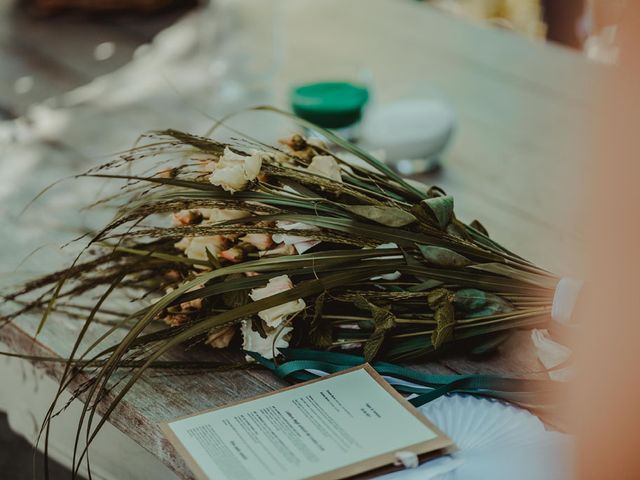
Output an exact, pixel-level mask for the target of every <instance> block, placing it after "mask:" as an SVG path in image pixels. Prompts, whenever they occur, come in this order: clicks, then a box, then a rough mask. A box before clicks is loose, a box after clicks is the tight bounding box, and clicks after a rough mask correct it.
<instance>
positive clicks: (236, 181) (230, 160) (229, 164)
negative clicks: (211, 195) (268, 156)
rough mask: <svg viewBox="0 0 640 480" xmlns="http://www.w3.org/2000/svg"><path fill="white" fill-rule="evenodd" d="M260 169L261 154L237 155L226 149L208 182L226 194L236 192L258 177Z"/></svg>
mask: <svg viewBox="0 0 640 480" xmlns="http://www.w3.org/2000/svg"><path fill="white" fill-rule="evenodd" d="M260 167H262V154H260V153H253V154H252V155H239V154H237V153H235V152H233V151H232V150H230V149H229V148H228V147H227V148H225V150H224V154H223V155H222V157H220V160H218V164H217V165H216V168H215V170H214V171H213V173H212V174H211V176H210V177H209V181H210V182H211V183H212V184H213V185H217V186H219V187H222V188H223V189H224V190H226V191H228V192H231V193H233V192H237V191H238V190H242V189H243V188H245V187H246V185H247V183H248V182H249V181H250V180H253V179H255V178H256V177H257V176H258V174H259V173H260Z"/></svg>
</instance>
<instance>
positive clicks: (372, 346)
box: [354, 295, 396, 362]
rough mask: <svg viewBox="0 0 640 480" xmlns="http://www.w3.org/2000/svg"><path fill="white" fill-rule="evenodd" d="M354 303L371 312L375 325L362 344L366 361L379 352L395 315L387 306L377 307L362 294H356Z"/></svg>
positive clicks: (393, 322) (394, 321) (392, 325)
mask: <svg viewBox="0 0 640 480" xmlns="http://www.w3.org/2000/svg"><path fill="white" fill-rule="evenodd" d="M354 303H355V306H356V307H358V308H360V309H362V310H369V311H370V312H371V318H372V320H373V324H374V325H375V328H374V330H373V333H372V334H371V336H370V337H369V339H368V340H367V342H366V343H365V345H364V352H363V353H364V357H365V359H366V360H367V362H370V361H372V360H374V359H375V357H376V355H377V354H378V353H379V352H380V349H381V348H382V345H383V344H384V340H385V337H386V335H387V333H388V332H389V330H391V329H392V328H393V327H395V326H396V316H395V315H394V314H393V313H392V312H391V310H389V307H379V306H377V305H375V304H373V303H371V302H370V301H368V300H367V299H366V298H364V297H363V296H362V295H358V296H357V297H356V299H355V302H354Z"/></svg>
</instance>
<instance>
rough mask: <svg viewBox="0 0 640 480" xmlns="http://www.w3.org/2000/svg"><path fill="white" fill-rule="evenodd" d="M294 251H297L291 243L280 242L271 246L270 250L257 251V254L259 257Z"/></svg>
mask: <svg viewBox="0 0 640 480" xmlns="http://www.w3.org/2000/svg"><path fill="white" fill-rule="evenodd" d="M296 253H297V252H296V248H295V247H294V246H293V245H287V244H286V243H281V244H279V245H278V246H277V247H276V248H272V249H271V250H265V251H264V252H258V255H259V256H260V257H277V256H287V255H295V254H296Z"/></svg>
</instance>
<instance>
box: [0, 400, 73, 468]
mask: <svg viewBox="0 0 640 480" xmlns="http://www.w3.org/2000/svg"><path fill="white" fill-rule="evenodd" d="M42 462H43V457H42V453H40V452H38V454H37V456H36V465H37V468H38V470H41V469H42ZM32 468H33V447H32V446H31V444H30V443H29V442H28V441H27V440H26V439H24V438H23V437H21V436H19V435H17V434H16V433H14V432H13V431H12V430H11V428H10V427H9V423H8V421H7V414H6V413H4V412H0V477H2V478H3V479H7V480H9V479H10V480H33V479H34V477H33V474H32ZM50 469H51V470H50V473H51V474H50V480H67V479H69V478H71V472H70V471H69V470H68V469H67V468H65V467H64V466H62V465H60V464H59V463H56V462H53V461H52V462H51V463H50ZM35 478H36V479H37V480H40V479H42V478H44V475H43V474H42V472H41V471H39V472H38V475H37V476H36V477H35Z"/></svg>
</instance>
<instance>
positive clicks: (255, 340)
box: [240, 320, 293, 362]
mask: <svg viewBox="0 0 640 480" xmlns="http://www.w3.org/2000/svg"><path fill="white" fill-rule="evenodd" d="M240 330H241V332H242V338H243V342H242V348H243V349H245V350H246V351H248V352H256V353H258V354H260V355H262V356H263V357H264V358H269V359H271V358H273V353H274V350H275V353H276V355H277V354H278V350H279V349H280V348H287V347H288V346H289V337H290V336H291V332H292V331H293V327H283V328H282V329H277V328H268V329H267V330H266V334H267V338H262V336H260V333H258V332H256V331H254V330H253V329H252V328H251V321H250V320H243V321H242V325H241V327H240ZM276 336H277V337H276ZM274 342H275V343H274ZM246 359H247V361H249V362H251V361H253V358H251V357H249V356H247V357H246Z"/></svg>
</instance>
